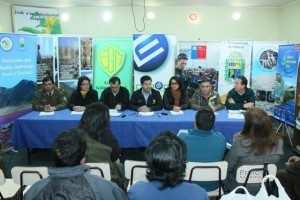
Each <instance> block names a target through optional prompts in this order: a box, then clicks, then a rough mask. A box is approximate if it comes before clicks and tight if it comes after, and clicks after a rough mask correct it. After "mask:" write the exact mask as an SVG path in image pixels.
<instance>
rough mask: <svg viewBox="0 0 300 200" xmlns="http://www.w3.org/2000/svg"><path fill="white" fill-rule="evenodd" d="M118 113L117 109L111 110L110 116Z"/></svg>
mask: <svg viewBox="0 0 300 200" xmlns="http://www.w3.org/2000/svg"><path fill="white" fill-rule="evenodd" d="M116 113H118V110H117V109H109V115H111V114H116Z"/></svg>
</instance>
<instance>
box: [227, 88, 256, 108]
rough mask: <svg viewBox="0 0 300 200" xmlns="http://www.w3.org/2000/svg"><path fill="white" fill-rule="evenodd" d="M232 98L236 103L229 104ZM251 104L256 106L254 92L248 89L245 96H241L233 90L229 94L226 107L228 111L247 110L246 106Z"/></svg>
mask: <svg viewBox="0 0 300 200" xmlns="http://www.w3.org/2000/svg"><path fill="white" fill-rule="evenodd" d="M230 98H232V99H233V100H234V101H235V103H229V99H230ZM249 102H253V103H254V104H255V97H254V92H253V91H252V90H251V89H249V88H247V87H246V88H245V92H244V94H242V95H240V94H239V93H238V92H237V91H235V89H234V88H233V89H232V90H230V91H229V92H228V94H227V97H226V101H225V106H226V108H227V110H240V109H242V110H245V108H244V104H245V103H249Z"/></svg>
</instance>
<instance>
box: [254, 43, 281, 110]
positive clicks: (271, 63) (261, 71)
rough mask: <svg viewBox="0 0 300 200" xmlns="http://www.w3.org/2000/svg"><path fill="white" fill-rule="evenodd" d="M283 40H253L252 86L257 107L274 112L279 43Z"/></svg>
mask: <svg viewBox="0 0 300 200" xmlns="http://www.w3.org/2000/svg"><path fill="white" fill-rule="evenodd" d="M280 43H281V44H283V42H253V54H252V75H251V88H252V90H253V91H254V94H255V107H258V108H261V109H263V110H265V111H266V112H267V113H268V114H269V115H273V113H274V100H275V78H276V71H277V57H278V48H279V44H280Z"/></svg>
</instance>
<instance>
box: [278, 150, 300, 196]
mask: <svg viewBox="0 0 300 200" xmlns="http://www.w3.org/2000/svg"><path fill="white" fill-rule="evenodd" d="M276 176H277V178H278V179H279V181H280V183H281V184H282V186H283V187H284V189H285V191H286V193H287V194H288V195H289V197H290V198H291V200H297V199H298V200H299V199H300V157H297V156H293V157H291V158H289V160H288V162H287V164H286V170H279V171H278V172H277V174H276Z"/></svg>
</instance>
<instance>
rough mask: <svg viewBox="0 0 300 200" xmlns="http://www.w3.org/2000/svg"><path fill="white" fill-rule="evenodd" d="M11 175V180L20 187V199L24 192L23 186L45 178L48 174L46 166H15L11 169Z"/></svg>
mask: <svg viewBox="0 0 300 200" xmlns="http://www.w3.org/2000/svg"><path fill="white" fill-rule="evenodd" d="M11 176H12V179H13V181H14V182H15V183H16V184H18V185H19V187H20V189H21V199H23V193H25V191H24V186H29V185H30V186H31V185H33V184H34V183H35V182H37V181H39V180H41V179H43V178H47V177H48V176H49V174H48V168H47V167H22V166H15V167H13V168H12V169H11ZM27 189H28V188H27Z"/></svg>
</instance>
